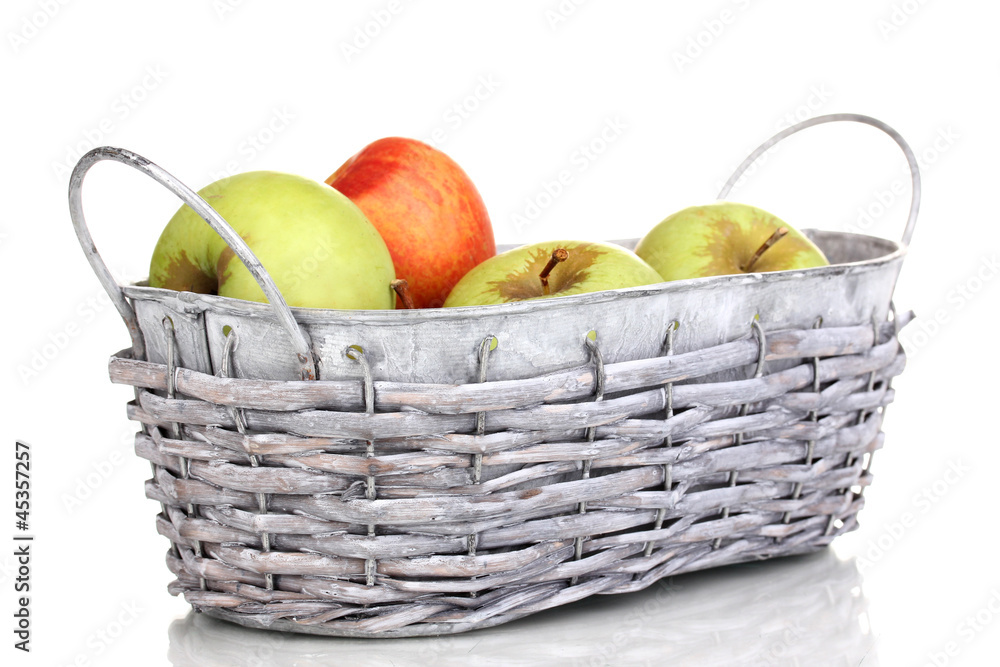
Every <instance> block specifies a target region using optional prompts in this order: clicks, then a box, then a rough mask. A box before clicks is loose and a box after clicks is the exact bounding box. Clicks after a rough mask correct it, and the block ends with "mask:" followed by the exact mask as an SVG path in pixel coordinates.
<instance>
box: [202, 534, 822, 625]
mask: <svg viewBox="0 0 1000 667" xmlns="http://www.w3.org/2000/svg"><path fill="white" fill-rule="evenodd" d="M833 537H834V535H830V536H827V539H821V540H816V541H810V542H806V543H803V544H799V545H796V546H795V547H793V548H790V549H788V550H787V551H782V552H780V553H776V554H775V553H772V554H770V555H764V554H761V553H749V554H745V557H743V558H740V559H738V560H730V561H728V562H726V563H725V564H724V565H723V566H725V565H738V564H740V563H748V562H759V561H763V560H774V559H778V558H785V557H787V556H801V555H805V554H811V553H816V552H818V551H822V550H824V549H825V548H826V547H827V546H828V545H829V543H830V540H831V539H832V538H833ZM712 567H717V566H708V567H706V565H705V564H704V563H703V562H701V561H700V560H695V561H693V562H689V563H688V564H686V565H683V566H681V567H679V568H677V570H676V571H674V572H672V573H671V574H670V575H668V576H674V575H678V574H686V573H690V572H696V571H699V570H702V571H704V570H706V569H711V568H712ZM598 579H603V578H598ZM607 580H609V583H611V584H619V585H621V582H629V581H631V577H630V576H628V575H611V576H609V577H607ZM657 581H660V579H648V580H645V581H643V582H642V584H643V585H641V586H638V587H631V586H630V587H629V589H628V590H627V591H623V592H622V593H624V594H625V595H627V594H629V593H638V592H640V591H642V590H644V589H646V588H648V587H649V586H651V585H652V584H654V583H656V582H657ZM593 583H594V579H590V580H588V581H583V582H580V583H579V584H578V585H576V586H568V587H566V588H564V589H562V590H561V591H560V593H561V594H564V595H561V596H559V597H560V600H559V601H555V600H553V598H549V600H553V601H552V604H550V605H544V604H543V605H541V606H539V605H530V606H528V607H526V608H522V609H521V610H515V611H512V612H509V613H504V614H497V615H495V616H491V617H489V618H486V619H481V620H478V621H474V622H449V623H413V624H410V625H407V626H405V627H401V628H397V629H389V630H380V631H377V632H370V631H365V630H359V629H352V628H351V627H349V626H348V625H345V624H343V623H341V624H335V623H325V624H320V625H309V624H305V623H300V622H298V621H295V620H290V619H277V620H272V621H263V620H261V618H260V617H258V616H256V615H254V614H247V613H240V612H236V611H233V610H231V609H226V608H223V607H196V608H195V609H196V611H198V612H200V613H203V614H205V615H206V616H210V617H212V618H216V619H219V620H222V621H227V622H229V623H235V624H237V625H241V626H243V627H246V628H256V629H259V630H270V631H274V632H291V633H295V634H308V635H320V636H327V637H350V638H354V639H393V638H404V637H435V636H444V635H454V634H461V633H464V632H470V631H473V630H481V629H485V628H491V627H496V626H498V625H503V624H505V623H509V622H511V621H516V620H518V619H521V618H525V617H527V616H531V615H532V614H535V613H537V612H539V611H542V610H544V609H545V608H546V607H555V606H559V605H562V604H567V603H568V602H571V601H577V600H582V599H584V598H587V597H590V596H592V595H595V594H605V595H620V594H622V593H619V592H616V591H613V590H607V591H604V592H603V593H602V590H603V589H602V588H599V587H595V586H594V585H593ZM633 583H634V582H633ZM615 587H616V586H614V585H610V586H606V587H604V588H609V589H610V588H615ZM572 588H578V589H580V591H581V594H580V595H578V596H572V594H569V595H568V597H569V599H568V600H567V597H566V596H565V595H566V594H567V593H568V591H570V589H572Z"/></svg>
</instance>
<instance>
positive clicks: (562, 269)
mask: <svg viewBox="0 0 1000 667" xmlns="http://www.w3.org/2000/svg"><path fill="white" fill-rule="evenodd" d="M557 248H564V249H566V250H567V251H569V256H568V258H567V259H566V260H565V261H564V262H560V263H559V264H556V265H555V267H554V268H553V269H552V271H551V273H550V274H549V289H550V293H549V294H548V295H545V294H544V293H543V291H542V281H541V279H540V278H539V274H540V273H541V272H542V270H543V269H544V268H545V265H546V264H547V263H548V262H549V260H550V258H551V257H552V253H553V251H554V250H556V249H557ZM659 282H662V279H661V278H660V275H659V274H658V273H657V272H656V271H655V270H653V268H652V267H651V266H649V265H648V264H646V262H644V261H642V260H641V259H639V258H638V257H637V256H636V255H635V254H634V253H633V252H631V251H629V250H626V249H625V248H623V247H621V246H617V245H613V244H611V243H597V242H589V241H547V242H544V243H534V244H531V245H525V246H521V247H519V248H514V249H512V250H508V251H507V252H504V253H501V254H499V255H497V256H495V257H493V258H491V259H488V260H486V261H485V262H483V263H482V264H480V265H479V266H477V267H475V268H474V269H472V270H471V271H470V272H469V273H468V274H466V275H465V277H463V278H462V279H461V280H460V281H459V282H458V284H457V285H455V287H454V289H452V291H451V294H449V295H448V299H447V300H446V301H445V303H444V305H445V307H446V308H448V307H454V306H484V305H490V304H499V303H509V302H511V301H526V300H529V299H545V298H550V297H554V296H569V295H572V294H583V293H586V292H599V291H601V290H610V289H619V288H623V287H638V286H640V285H652V284H654V283H659Z"/></svg>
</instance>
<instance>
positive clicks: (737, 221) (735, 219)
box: [635, 202, 829, 280]
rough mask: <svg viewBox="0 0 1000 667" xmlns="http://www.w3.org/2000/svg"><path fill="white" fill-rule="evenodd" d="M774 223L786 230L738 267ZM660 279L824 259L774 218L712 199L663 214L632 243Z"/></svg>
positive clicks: (824, 261)
mask: <svg viewBox="0 0 1000 667" xmlns="http://www.w3.org/2000/svg"><path fill="white" fill-rule="evenodd" d="M779 227H786V228H787V229H788V234H787V235H786V236H785V237H784V238H782V239H781V240H779V241H778V242H777V243H775V244H774V245H773V246H771V247H770V248H769V249H768V250H767V251H766V252H764V253H763V254H762V255H761V256H760V258H759V259H758V260H757V261H756V262H755V263H754V265H753V267H752V268H751V270H750V271H744V270H743V268H742V267H743V266H745V265H746V263H747V262H749V261H750V259H751V258H752V257H753V255H754V253H755V252H756V251H757V249H758V248H760V246H761V245H762V244H763V243H764V241H766V240H767V239H768V237H769V236H771V234H773V233H774V232H775V231H776V230H777V229H778V228H779ZM635 252H636V254H637V255H639V257H642V258H643V259H644V260H646V261H647V262H649V265H650V266H652V267H653V268H654V269H656V270H657V271H658V272H659V273H660V275H661V276H663V279H664V280H685V279H688V278H703V277H707V276H721V275H730V274H739V273H761V272H766V271H784V270H788V269H808V268H812V267H816V266H826V265H828V264H829V262H828V261H827V259H826V257H825V256H824V255H823V252H822V251H821V250H820V249H819V248H818V247H816V245H815V244H814V243H813V242H812V241H810V240H809V239H808V238H806V237H805V236H804V235H803V234H802V233H801V232H799V231H797V230H795V229H793V228H792V227H791V226H790V225H788V224H786V223H784V222H782V221H781V220H780V219H779V218H777V217H775V216H774V215H772V214H770V213H768V212H767V211H764V210H761V209H759V208H756V207H754V206H749V205H747V204H739V203H734V202H715V203H712V204H706V205H704V206H692V207H689V208H685V209H683V210H681V211H678V212H676V213H674V214H673V215H670V216H668V217H667V218H666V219H665V220H663V221H662V222H661V223H660V224H658V225H656V227H654V228H653V229H651V230H650V231H649V233H648V234H646V236H644V237H643V238H642V239H641V240H640V241H639V243H638V244H637V245H636V247H635Z"/></svg>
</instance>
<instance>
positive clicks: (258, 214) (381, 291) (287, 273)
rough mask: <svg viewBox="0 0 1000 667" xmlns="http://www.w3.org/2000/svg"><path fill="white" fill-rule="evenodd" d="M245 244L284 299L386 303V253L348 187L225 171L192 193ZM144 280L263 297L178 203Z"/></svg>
mask: <svg viewBox="0 0 1000 667" xmlns="http://www.w3.org/2000/svg"><path fill="white" fill-rule="evenodd" d="M198 194H200V195H201V196H202V198H204V199H205V200H206V201H207V202H208V203H209V204H210V205H211V206H212V208H214V209H215V210H216V211H218V213H219V214H220V215H221V216H222V217H223V218H224V219H225V220H226V222H228V223H229V224H230V225H231V226H232V227H233V229H234V230H235V231H236V233H237V234H239V235H240V236H242V237H243V239H244V240H245V241H246V242H247V244H248V245H249V246H250V249H251V250H253V252H254V254H256V255H257V258H258V259H260V261H261V263H262V264H263V265H264V267H265V268H266V269H267V271H268V273H270V274H271V277H272V278H273V279H274V282H275V284H276V285H277V287H278V289H279V290H280V291H281V293H282V295H283V296H284V297H285V301H286V302H287V303H288V305H290V306H298V307H302V308H341V309H390V308H393V307H394V305H395V298H396V296H395V293H393V292H392V290H391V288H390V287H389V283H390V282H391V281H392V280H393V278H394V277H395V274H394V272H393V266H392V259H391V257H390V256H389V251H388V249H387V248H386V247H385V243H384V242H383V241H382V238H381V237H380V236H379V234H378V232H377V231H376V230H375V228H374V227H373V226H372V225H371V223H370V222H368V220H367V219H366V218H365V216H364V214H363V213H362V212H361V210H360V209H358V207H357V206H355V205H354V204H353V203H352V202H351V201H350V200H349V199H348V198H347V197H345V196H344V195H342V194H340V193H339V192H337V191H336V190H333V189H331V188H329V187H327V186H326V185H324V184H323V183H320V182H318V181H313V180H311V179H307V178H303V177H301V176H295V175H292V174H285V173H281V172H274V171H252V172H246V173H242V174H236V175H234V176H230V177H227V178H224V179H221V180H219V181H216V182H215V183H212V184H211V185H208V186H206V187H205V188H203V189H202V190H201V191H199V193H198ZM149 284H150V286H152V287H164V288H167V289H174V290H182V291H189V292H199V293H202V294H219V295H221V296H227V297H232V298H235V299H245V300H247V301H260V302H266V301H267V299H266V298H265V297H264V293H263V291H262V290H261V289H260V286H259V285H258V284H257V281H256V280H254V278H253V276H252V275H251V274H250V271H249V270H248V269H247V268H246V267H245V266H244V265H243V262H241V261H240V259H239V258H238V257H236V255H235V254H234V253H233V251H232V250H230V249H229V248H228V247H227V246H226V244H225V242H224V241H223V240H222V238H221V237H220V236H219V235H218V234H216V233H215V231H213V230H212V228H211V227H210V226H209V225H208V223H206V222H205V221H204V220H202V219H201V217H200V216H199V215H198V214H197V213H195V212H194V210H192V209H191V208H190V207H188V206H187V205H184V206H182V207H181V208H180V209H179V210H178V211H177V213H175V214H174V216H173V217H172V218H171V219H170V221H169V222H168V223H167V225H166V227H165V228H164V230H163V232H162V234H161V235H160V239H159V241H158V242H157V244H156V248H155V250H154V251H153V256H152V259H151V260H150V265H149Z"/></svg>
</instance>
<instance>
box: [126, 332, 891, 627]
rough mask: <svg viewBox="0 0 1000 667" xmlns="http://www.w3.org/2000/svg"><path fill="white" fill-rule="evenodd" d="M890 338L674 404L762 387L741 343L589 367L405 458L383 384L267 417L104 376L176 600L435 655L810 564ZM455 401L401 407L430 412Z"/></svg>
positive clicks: (155, 374) (783, 349)
mask: <svg viewBox="0 0 1000 667" xmlns="http://www.w3.org/2000/svg"><path fill="white" fill-rule="evenodd" d="M905 319H906V318H902V317H901V318H899V319H898V320H897V321H894V322H890V323H885V324H883V325H881V326H879V327H878V338H877V339H876V338H875V329H874V328H873V326H872V325H871V324H868V325H860V326H856V327H839V328H836V329H833V328H830V329H825V328H816V329H811V330H804V331H781V332H771V333H767V334H765V335H764V336H763V341H764V349H765V350H766V352H765V355H766V356H765V357H764V358H763V360H764V362H765V366H764V368H762V369H761V370H765V369H766V362H768V361H772V360H774V361H778V360H794V361H796V362H797V363H796V365H794V366H792V367H791V368H787V369H786V370H782V371H779V372H776V373H771V374H767V373H765V374H763V375H761V376H760V377H756V378H752V379H747V380H742V381H731V382H720V383H704V384H678V385H675V384H673V383H672V382H670V380H672V379H680V378H687V379H693V378H698V377H699V376H701V375H703V374H706V373H708V372H716V371H717V370H718V369H719V368H720V366H722V365H726V364H730V365H731V366H732V367H733V368H739V369H741V370H742V369H744V368H745V367H746V366H748V365H749V366H751V367H754V366H756V365H757V363H758V356H757V355H758V342H759V339H758V338H757V337H754V338H750V337H748V338H744V339H742V340H738V341H734V342H733V343H729V344H724V345H720V346H716V347H713V348H709V349H705V350H697V351H692V352H685V353H683V354H676V355H666V356H662V357H657V358H652V359H646V360H640V361H637V362H628V363H618V364H610V365H607V366H604V367H603V373H600V374H599V373H598V371H597V370H596V369H600V366H599V365H596V364H595V372H594V374H591V375H590V376H584V377H578V378H574V381H575V383H576V384H577V386H578V391H579V393H582V394H584V395H590V396H592V398H591V400H585V401H583V402H572V403H558V404H540V405H539V404H536V403H535V402H534V401H527V402H524V403H523V404H514V406H513V407H512V408H506V409H501V410H493V411H489V412H487V413H486V422H487V424H488V425H489V431H490V432H489V433H488V434H484V435H476V434H475V430H476V420H477V413H474V412H470V413H459V414H440V413H439V414H434V413H430V412H428V413H419V414H418V415H416V416H417V417H419V419H415V420H414V421H413V423H412V425H411V426H409V427H408V429H409V430H410V432H411V434H410V435H409V436H407V437H400V436H399V435H398V434H399V430H400V429H399V426H398V424H396V423H395V422H396V419H395V418H396V417H398V416H399V415H400V414H402V413H400V412H398V411H397V410H398V409H399V407H400V406H399V405H398V404H396V403H395V402H394V401H393V398H392V396H393V395H394V390H395V389H396V387H395V386H394V383H391V382H379V383H377V384H376V386H374V387H367V388H366V387H364V386H363V383H352V382H329V383H328V382H323V383H311V386H310V389H312V390H313V391H312V394H311V395H310V396H309V397H308V398H306V397H304V396H299V399H300V400H299V401H296V402H295V403H294V405H292V407H291V409H282V406H281V403H282V399H281V397H280V395H278V394H277V393H276V392H275V391H274V386H273V384H274V383H273V382H269V381H265V380H240V379H229V378H221V377H215V376H212V375H206V374H202V373H196V372H192V371H188V370H185V369H170V368H169V367H167V366H166V365H162V364H153V363H149V362H143V361H135V360H132V359H129V358H128V354H127V353H126V352H123V353H120V354H118V355H116V356H115V357H113V358H112V360H111V365H110V369H111V378H112V380H113V381H114V382H119V383H123V384H130V385H133V386H136V387H140V388H141V390H140V391H139V393H138V397H137V401H136V402H135V403H134V404H131V405H130V406H129V416H130V417H131V418H133V419H136V420H139V421H141V422H142V423H143V424H144V425H146V426H147V428H146V429H145V431H146V433H142V434H139V435H138V436H137V438H136V451H137V453H138V454H139V455H140V456H142V457H143V458H146V459H149V460H150V461H151V462H153V463H154V464H155V466H156V471H157V472H156V478H155V479H153V480H151V481H150V482H149V483H148V485H147V489H146V493H147V496H148V497H150V498H153V499H156V500H158V501H160V502H161V503H163V505H164V508H165V513H164V514H163V515H161V516H160V517H158V519H157V528H158V530H159V531H160V532H161V533H162V534H163V535H164V536H166V537H167V538H168V539H170V541H171V542H172V543H173V544H174V546H175V548H174V551H173V552H172V553H171V554H170V555H169V556H168V565H169V567H170V568H171V570H172V571H173V572H174V573H175V574H176V575H177V577H178V579H177V582H176V583H175V584H174V585H173V587H172V590H173V592H175V593H183V594H184V595H185V597H186V599H187V600H188V601H190V602H191V603H192V604H193V605H195V606H197V607H199V608H201V609H203V610H206V611H207V610H212V611H215V612H216V613H217V614H218V615H220V616H222V617H224V618H231V616H232V615H233V614H239V615H240V616H241V622H244V623H247V622H249V623H251V624H260V625H262V626H271V627H275V628H281V629H295V630H298V631H311V632H317V633H330V634H343V635H384V636H394V635H419V634H438V633H445V632H459V631H463V630H468V629H471V628H475V627H482V626H488V625H493V624H496V623H502V622H505V621H509V620H511V619H514V618H518V617H520V616H523V615H526V614H530V613H532V612H535V611H539V610H541V609H545V608H548V607H552V606H555V605H559V604H564V603H566V602H569V601H572V600H576V599H580V598H582V597H585V596H587V595H592V594H595V593H618V592H625V591H630V590H637V589H640V588H644V587H645V586H648V585H649V584H650V583H652V582H654V581H656V580H657V579H659V578H661V577H664V576H667V575H670V574H676V573H680V572H685V571H690V570H696V569H701V568H706V567H713V566H716V565H721V564H725V563H733V562H739V561H745V560H749V559H755V558H769V557H773V556H778V555H785V554H792V553H802V552H807V551H812V550H815V549H817V548H819V547H822V546H825V545H826V544H828V543H829V542H830V540H831V539H833V538H834V537H836V536H837V535H840V534H841V533H843V532H846V531H848V530H851V529H852V528H854V526H855V515H856V513H857V512H858V510H859V509H860V508H861V506H862V504H863V498H862V497H861V493H862V491H863V488H864V487H865V486H867V484H868V483H869V481H870V476H869V474H868V472H867V467H868V465H869V464H870V461H871V454H872V452H874V451H875V450H876V449H877V448H879V447H880V446H881V443H882V434H881V432H880V426H881V423H882V413H883V408H884V407H885V406H886V405H887V404H888V403H889V402H890V401H891V400H892V398H893V391H892V389H891V387H890V381H891V379H892V378H893V377H894V376H896V375H897V374H899V373H900V372H901V371H902V369H903V353H902V351H901V350H900V347H899V344H898V339H897V337H896V326H897V324H902V323H905ZM169 377H174V378H176V383H175V386H173V387H168V385H167V378H169ZM650 377H655V378H658V381H656V382H650V381H649V379H648V378H650ZM551 380H552V386H555V385H556V384H558V383H559V382H560V381H562V382H565V378H561V377H559V376H558V375H555V376H553V377H552V378H551ZM302 384H307V383H302ZM492 384H498V385H501V386H497V387H493V386H491V385H492ZM601 384H603V386H604V392H605V394H606V395H605V396H603V398H604V400H599V399H600V398H602V396H601V394H602V392H601V390H600V385H601ZM612 388H613V393H612V391H611V389H612ZM372 389H374V392H373V391H372ZM477 389H482V391H483V395H490V396H493V397H494V398H495V399H496V401H497V402H500V403H511V396H512V395H517V394H518V390H517V387H516V382H502V383H489V382H487V383H485V384H484V385H483V386H482V387H481V388H480V387H477ZM151 390H152V391H151ZM157 390H158V391H159V392H163V393H167V392H170V393H173V392H174V391H177V392H180V393H182V394H185V395H186V397H185V398H166V397H164V396H161V395H158V393H155V391H157ZM289 390H293V389H292V388H289ZM468 390H469V387H468V386H454V387H450V388H447V389H443V388H442V387H440V386H438V385H430V386H428V387H427V388H426V389H425V390H421V389H419V388H415V387H414V386H413V385H412V384H408V385H407V386H406V392H407V394H408V395H413V394H414V393H415V395H416V397H417V399H416V401H415V402H416V403H417V404H418V405H422V406H427V405H432V404H434V403H435V402H437V401H442V402H443V403H451V402H452V401H450V400H449V399H453V398H456V397H459V396H461V395H462V394H463V393H465V392H467V391H468ZM621 392H627V393H624V395H622V394H621ZM372 394H374V396H375V401H374V405H373V406H372V408H373V409H374V413H371V412H367V413H366V412H364V411H363V409H362V410H359V411H344V410H341V411H334V410H330V409H309V410H302V408H303V401H308V402H309V403H310V404H311V405H331V404H336V403H338V402H341V403H344V408H345V410H346V409H350V408H355V409H358V408H361V405H360V403H361V401H363V400H364V397H365V396H366V395H368V396H371V395H372ZM449 394H451V395H449ZM344 396H351V397H353V400H348V401H345V400H344V399H343V398H342V397H344ZM382 396H385V397H386V399H385V402H382V401H381V397H382ZM386 410H391V411H388V412H383V411H386ZM479 414H482V413H479ZM609 422H610V423H609ZM533 425H534V426H533ZM462 431H465V432H466V433H462ZM169 433H173V436H172V437H171V436H170V435H168V434H169ZM345 434H349V435H350V436H353V437H345ZM383 434H386V435H385V436H383ZM373 443H374V444H373ZM511 465H513V466H515V467H516V470H514V471H513V472H507V473H506V474H501V475H500V476H494V475H493V474H492V471H493V470H494V469H496V468H500V469H502V470H504V472H506V470H507V469H509V467H510V466H511ZM477 466H481V468H480V471H481V472H480V473H477ZM477 474H481V477H480V480H479V481H478V482H477V479H476V478H477Z"/></svg>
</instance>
